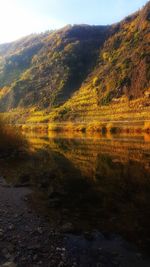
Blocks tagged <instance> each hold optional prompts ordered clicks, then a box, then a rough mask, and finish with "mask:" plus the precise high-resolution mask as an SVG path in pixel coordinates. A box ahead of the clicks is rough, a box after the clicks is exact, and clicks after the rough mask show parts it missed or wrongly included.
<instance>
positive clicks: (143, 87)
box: [54, 2, 150, 121]
mask: <svg viewBox="0 0 150 267" xmlns="http://www.w3.org/2000/svg"><path fill="white" fill-rule="evenodd" d="M114 27H115V31H114V34H113V35H112V36H111V37H110V38H108V40H106V42H105V44H104V46H103V48H102V49H100V52H99V58H98V60H97V64H96V66H95V69H94V71H93V72H91V73H90V75H89V76H88V77H87V79H86V80H85V81H84V83H83V84H82V86H81V88H80V90H79V91H78V92H77V93H76V94H75V95H74V96H73V98H72V99H70V100H69V101H68V102H67V103H66V104H65V105H64V106H63V107H61V108H60V109H59V110H58V111H57V113H56V114H55V117H54V118H55V119H57V120H77V121H79V120H81V121H91V120H93V119H95V120H98V119H107V120H109V119H117V117H118V116H120V119H122V118H129V119H131V116H132V117H133V119H134V115H135V113H138V114H137V117H139V116H141V118H142V116H143V118H144V116H145V113H146V112H147V116H148V114H149V111H150V2H149V3H148V4H147V5H146V6H145V7H144V8H143V9H142V10H141V11H140V12H137V13H135V14H133V15H131V16H129V17H127V18H126V19H125V20H123V21H122V22H120V23H119V24H117V25H114Z"/></svg>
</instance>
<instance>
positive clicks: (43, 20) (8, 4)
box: [0, 0, 148, 43]
mask: <svg viewBox="0 0 150 267" xmlns="http://www.w3.org/2000/svg"><path fill="white" fill-rule="evenodd" d="M147 2H148V1H147V0H0V43H4V42H10V41H13V40H16V39H18V38H21V37H23V36H25V35H28V34H31V33H39V32H43V31H46V30H51V29H57V28H60V27H63V26H65V25H66V24H82V23H84V24H92V25H106V24H112V23H115V22H118V21H119V20H121V19H123V18H124V17H125V16H127V15H129V14H131V13H133V12H135V11H137V10H139V9H140V8H142V6H143V5H145V4H146V3H147Z"/></svg>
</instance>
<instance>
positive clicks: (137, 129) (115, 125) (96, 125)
mask: <svg viewBox="0 0 150 267" xmlns="http://www.w3.org/2000/svg"><path fill="white" fill-rule="evenodd" d="M14 126H15V127H17V128H19V129H21V130H22V131H38V132H58V133H59V132H72V133H73V132H74V133H76V132H79V133H89V134H90V133H91V134H93V133H101V134H106V133H112V134H116V133H117V134H118V133H119V134H134V133H135V134H140V133H141V134H142V133H146V134H150V121H148V120H144V121H143V120H140V121H137V120H136V121H105V122H97V121H95V122H92V123H82V122H81V123H80V122H79V123H78V122H76V123H73V122H65V123H63V122H62V123H61V122H60V123H26V124H14Z"/></svg>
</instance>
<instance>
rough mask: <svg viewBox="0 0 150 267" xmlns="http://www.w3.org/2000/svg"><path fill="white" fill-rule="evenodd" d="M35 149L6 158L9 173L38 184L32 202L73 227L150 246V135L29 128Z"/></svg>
mask: <svg viewBox="0 0 150 267" xmlns="http://www.w3.org/2000/svg"><path fill="white" fill-rule="evenodd" d="M25 136H26V138H27V139H28V141H29V143H30V146H29V155H28V156H26V158H24V157H22V156H21V157H20V159H19V160H17V161H16V160H15V159H13V158H10V159H9V160H5V162H3V171H4V175H5V176H6V177H7V179H8V181H9V182H13V183H14V184H15V185H20V184H25V185H29V186H30V187H31V188H32V189H33V190H32V194H31V195H30V201H29V205H30V206H31V208H32V209H34V210H35V211H36V212H37V213H38V214H41V215H44V216H46V217H47V219H48V220H49V223H50V225H52V226H53V227H56V228H58V229H61V228H62V227H66V228H67V227H68V229H66V230H68V231H70V232H72V233H74V234H78V233H87V235H89V233H91V232H93V231H95V232H96V231H99V232H101V233H103V234H104V235H105V236H109V235H111V234H117V235H120V236H121V237H123V238H124V239H125V240H128V241H130V243H131V244H133V245H136V246H137V247H139V248H140V249H141V250H144V251H147V252H148V251H149V247H150V228H149V225H150V135H147V134H145V135H136V136H134V135H130V136H129V135H127V136H125V135H124V136H123V135H121V136H117V135H114V136H112V135H107V136H101V135H99V134H97V135H95V136H92V137H91V136H87V135H81V134H76V135H71V134H70V135H62V134H54V133H53V134H52V133H51V134H49V135H47V134H45V135H44V134H38V133H31V132H30V133H26V134H25Z"/></svg>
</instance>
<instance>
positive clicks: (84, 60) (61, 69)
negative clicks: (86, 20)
mask: <svg viewBox="0 0 150 267" xmlns="http://www.w3.org/2000/svg"><path fill="white" fill-rule="evenodd" d="M111 31H112V29H111V27H109V26H88V25H79V26H67V27H65V28H63V29H61V30H58V31H54V32H50V33H47V34H45V35H44V37H43V35H41V36H37V38H38V39H40V41H41V42H42V45H41V47H40V49H39V50H38V51H36V53H34V54H32V55H31V60H30V62H29V63H30V64H28V68H26V69H24V71H22V73H21V75H20V76H19V75H18V74H17V73H16V75H14V76H13V77H14V80H13V79H12V78H11V76H12V75H13V72H14V69H13V68H11V70H10V72H8V71H7V78H8V79H9V80H10V82H9V84H8V87H9V88H8V90H6V89H4V88H3V89H2V91H1V100H0V106H1V110H2V111H6V110H10V109H14V108H18V107H19V108H20V107H23V108H29V107H33V106H36V108H37V109H43V108H48V107H49V108H50V107H53V106H58V105H60V104H62V103H64V102H65V100H67V99H68V98H69V97H70V96H71V95H72V93H73V92H74V91H76V90H78V89H79V88H80V86H81V83H82V82H83V81H84V79H85V78H86V76H87V75H88V74H89V73H90V72H91V71H92V69H93V67H94V66H95V64H96V60H97V56H98V54H99V48H100V47H101V46H102V45H103V43H104V41H105V40H106V39H107V38H108V36H110V33H111ZM27 38H28V37H27ZM30 42H31V43H32V40H30ZM16 47H17V44H16ZM4 48H5V46H3V49H4ZM17 48H18V47H17ZM18 49H19V48H18ZM4 53H5V51H4ZM12 53H13V52H12ZM6 54H7V49H6ZM12 57H13V58H14V54H13V56H12ZM20 57H21V60H25V58H26V57H27V59H29V56H28V55H27V56H26V57H25V56H24V55H22V56H20ZM14 62H15V63H14V64H17V59H14ZM20 64H21V68H22V66H23V63H20ZM2 68H4V65H3V63H2ZM21 68H20V66H18V69H16V70H15V72H17V71H21ZM3 75H4V76H5V79H6V75H5V72H4V71H3ZM3 85H4V84H3V82H1V81H0V87H3ZM4 90H5V92H4ZM2 92H3V94H2Z"/></svg>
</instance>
